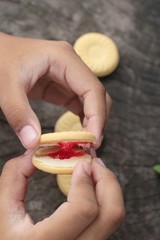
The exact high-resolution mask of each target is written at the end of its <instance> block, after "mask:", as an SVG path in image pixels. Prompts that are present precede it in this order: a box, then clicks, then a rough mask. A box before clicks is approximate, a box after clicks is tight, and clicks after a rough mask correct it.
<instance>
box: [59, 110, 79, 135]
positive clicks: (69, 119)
mask: <svg viewBox="0 0 160 240" xmlns="http://www.w3.org/2000/svg"><path fill="white" fill-rule="evenodd" d="M81 130H82V124H81V121H80V118H79V116H77V115H76V114H74V113H72V112H70V111H68V112H66V113H64V114H63V115H62V116H61V117H60V118H59V119H58V120H57V122H56V124H55V132H62V131H81Z"/></svg>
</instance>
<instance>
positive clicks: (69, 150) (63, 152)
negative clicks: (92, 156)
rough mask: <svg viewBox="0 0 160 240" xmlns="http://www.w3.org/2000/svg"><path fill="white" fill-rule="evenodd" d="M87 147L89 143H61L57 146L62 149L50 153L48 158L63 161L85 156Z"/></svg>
mask: <svg viewBox="0 0 160 240" xmlns="http://www.w3.org/2000/svg"><path fill="white" fill-rule="evenodd" d="M87 145H88V142H59V143H57V146H59V147H60V149H59V150H58V151H55V152H52V153H49V154H48V156H49V157H51V158H59V159H61V160H63V159H69V158H71V157H77V156H83V155H84V154H85V153H86V152H87V150H86V149H87ZM84 148H85V149H84ZM88 153H89V151H88Z"/></svg>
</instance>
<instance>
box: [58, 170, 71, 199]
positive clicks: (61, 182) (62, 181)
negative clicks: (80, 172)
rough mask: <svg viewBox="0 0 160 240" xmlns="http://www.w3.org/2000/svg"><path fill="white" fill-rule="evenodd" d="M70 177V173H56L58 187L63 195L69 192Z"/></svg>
mask: <svg viewBox="0 0 160 240" xmlns="http://www.w3.org/2000/svg"><path fill="white" fill-rule="evenodd" d="M71 177H72V175H70V174H65V175H61V174H60V175H57V184H58V187H59V189H60V190H61V192H62V193H63V194H64V195H65V196H67V195H68V192H69V188H70V185H71Z"/></svg>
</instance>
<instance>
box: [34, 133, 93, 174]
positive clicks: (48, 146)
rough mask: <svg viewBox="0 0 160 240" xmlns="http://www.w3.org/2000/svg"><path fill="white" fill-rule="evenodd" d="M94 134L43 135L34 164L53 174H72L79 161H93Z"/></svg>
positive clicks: (35, 154)
mask: <svg viewBox="0 0 160 240" xmlns="http://www.w3.org/2000/svg"><path fill="white" fill-rule="evenodd" d="M95 141H96V137H95V136H94V134H92V133H90V132H82V131H69V132H54V133H47V134H43V135H41V138H40V143H39V147H38V148H37V149H36V151H35V152H34V155H33V158H32V163H33V165H34V166H35V167H37V168H38V169H40V170H42V171H44V172H48V173H52V174H71V173H72V172H73V169H74V167H75V165H76V164H77V163H78V162H79V161H88V162H91V161H92V155H91V154H92V148H93V145H94V143H95Z"/></svg>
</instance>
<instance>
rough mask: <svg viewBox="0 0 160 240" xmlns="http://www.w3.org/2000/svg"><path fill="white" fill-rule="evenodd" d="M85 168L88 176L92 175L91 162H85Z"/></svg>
mask: <svg viewBox="0 0 160 240" xmlns="http://www.w3.org/2000/svg"><path fill="white" fill-rule="evenodd" d="M83 169H84V171H85V172H86V173H87V175H88V176H91V164H90V163H89V162H86V161H85V162H83Z"/></svg>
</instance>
